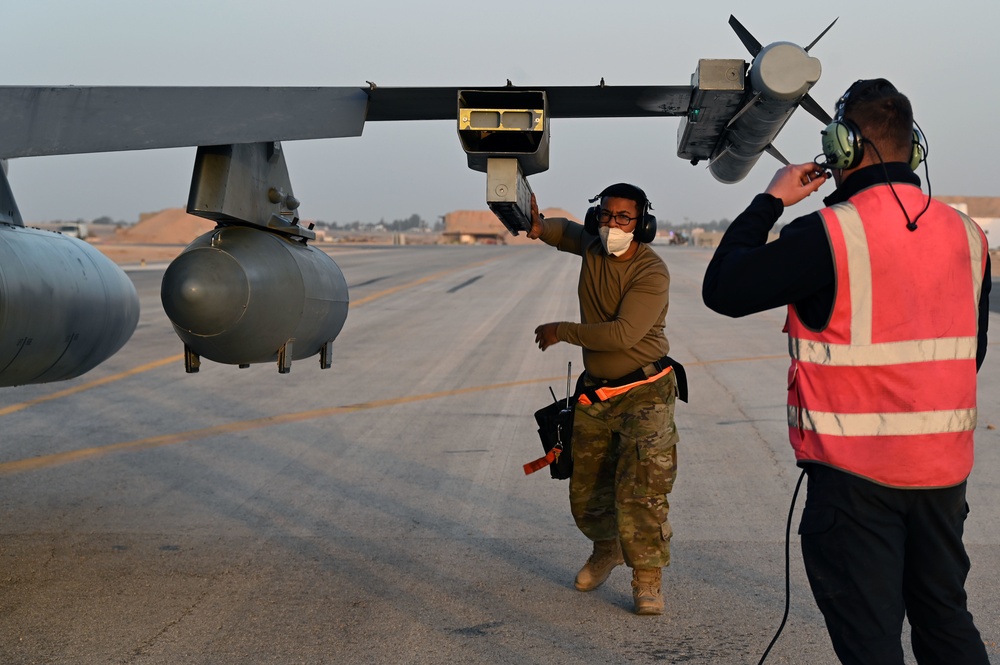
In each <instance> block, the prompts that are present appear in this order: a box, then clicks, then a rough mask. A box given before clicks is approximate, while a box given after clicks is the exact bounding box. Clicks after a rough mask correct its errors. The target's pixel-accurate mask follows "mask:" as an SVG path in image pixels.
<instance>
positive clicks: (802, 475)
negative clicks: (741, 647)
mask: <svg viewBox="0 0 1000 665" xmlns="http://www.w3.org/2000/svg"><path fill="white" fill-rule="evenodd" d="M805 477H806V470H805V469H802V473H800V474H799V480H798V482H797V483H795V491H794V492H792V505H790V506H788V521H787V522H786V523H785V614H784V615H783V616H782V617H781V625H779V626H778V630H777V632H775V633H774V637H772V638H771V643H770V644H768V645H767V648H766V649H764V654H763V655H762V656H761V657H760V660H759V661H757V665H763V663H764V660H765V659H767V654H769V653H771V647H773V646H774V643H775V642H777V641H778V636H779V635H781V631H782V630H783V629H784V628H785V622H786V621H788V606H789V604H790V602H791V596H792V590H791V582H790V575H789V571H790V568H791V566H790V564H789V555H788V550H789V545H788V542H789V539H790V536H791V533H792V512H794V510H795V499H796V498H797V497H798V496H799V487H801V486H802V479H803V478H805Z"/></svg>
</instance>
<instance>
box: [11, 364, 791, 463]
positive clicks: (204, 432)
mask: <svg viewBox="0 0 1000 665" xmlns="http://www.w3.org/2000/svg"><path fill="white" fill-rule="evenodd" d="M786 357H787V356H784V355H775V356H756V357H752V358H730V359H725V360H707V361H697V362H691V363H687V366H688V367H695V366H699V365H713V364H718V363H728V362H751V361H756V360H774V359H780V358H786ZM177 359H178V358H177V357H174V358H169V359H166V360H171V361H173V360H177ZM158 362H164V361H158ZM150 364H154V363H150ZM143 367H144V368H145V367H147V366H143ZM138 371H145V370H144V369H143V368H138V367H137V368H135V370H132V372H133V373H135V372H138ZM564 378H565V377H563V376H550V377H545V378H541V379H525V380H522V381H507V382H504V383H494V384H489V385H485V386H472V387H469V388H457V389H455V390H444V391H441V392H434V393H424V394H422V395H409V396H406V397H395V398H391V399H383V400H375V401H371V402H360V403H358V404H348V405H345V406H333V407H327V408H324V409H313V410H310V411H299V412H297V413H283V414H279V415H275V416H267V417H265V418H255V419H253V420H241V421H238V422H232V423H226V424H224V425H216V426H214V427H206V428H203V429H196V430H190V431H188V432H176V433H174V434H161V435H158V436H151V437H147V438H145V439H137V440H135V441H123V442H121V443H112V444H108V445H106V446H95V447H91V448H83V449H81V450H72V451H68V452H64V453H55V454H52V455H39V456H37V457H29V458H27V459H22V460H15V461H12V462H2V463H0V476H7V475H12V474H15V473H25V472H28V471H37V470H40V469H48V468H51V467H55V466H61V465H63V464H71V463H73V462H82V461H85V460H91V459H96V458H100V457H105V456H107V455H113V454H115V453H126V452H138V451H141V450H150V449H152V448H159V447H162V446H169V445H173V444H176V443H188V442H191V441H198V440H200V439H207V438H210V437H213V436H217V435H222V434H232V433H235V432H246V431H249V430H255V429H262V428H265V427H273V426H277V425H285V424H289V423H297V422H303V421H306V420H316V419H319V418H327V417H330V416H336V415H341V414H346V413H355V412H357V411H367V410H372V409H380V408H384V407H389V406H396V405H399V404H411V403H413V402H424V401H427V400H432V399H440V398H443V397H453V396H455V395H465V394H469V393H475V392H484V391H487V390H500V389H503V388H516V387H519V386H527V385H532V384H536V383H546V382H550V383H551V382H556V381H562V380H563V379H564ZM109 380H113V378H112V377H108V378H107V379H102V381H104V382H108V381H109ZM95 383H96V382H95ZM82 388H83V386H80V389H82ZM35 401H36V402H37V401H38V400H35ZM461 452H472V451H461Z"/></svg>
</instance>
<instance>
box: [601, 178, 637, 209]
mask: <svg viewBox="0 0 1000 665" xmlns="http://www.w3.org/2000/svg"><path fill="white" fill-rule="evenodd" d="M612 196H614V197H617V198H620V199H628V200H630V201H635V205H636V208H637V209H638V210H639V213H640V214H642V213H644V212H646V209H647V207H649V199H648V198H646V192H644V191H642V190H641V189H639V188H638V187H636V186H635V185H631V184H629V183H627V182H619V183H615V184H614V185H608V186H607V187H605V188H604V190H603V191H602V192H601V193H600V194H598V195H597V198H598V199H601V200H603V199H605V198H608V197H612Z"/></svg>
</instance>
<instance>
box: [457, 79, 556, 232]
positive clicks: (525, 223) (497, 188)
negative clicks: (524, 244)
mask: <svg viewBox="0 0 1000 665" xmlns="http://www.w3.org/2000/svg"><path fill="white" fill-rule="evenodd" d="M458 136H459V139H460V140H461V142H462V148H463V149H464V150H465V152H466V154H467V155H468V159H469V168H471V169H473V170H475V171H483V172H485V173H486V204H487V205H488V206H489V208H490V210H492V211H493V213H494V214H495V215H496V216H497V217H498V218H499V219H500V221H501V222H503V225H504V226H505V227H507V230H508V231H510V233H511V235H515V236H516V235H517V234H518V232H519V231H529V230H530V229H531V187H530V186H529V185H528V180H527V176H529V175H533V174H535V173H541V172H542V171H546V170H548V168H549V125H548V103H547V98H546V93H545V92H544V91H533V90H460V91H459V92H458Z"/></svg>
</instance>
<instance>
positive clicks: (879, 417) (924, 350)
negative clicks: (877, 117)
mask: <svg viewBox="0 0 1000 665" xmlns="http://www.w3.org/2000/svg"><path fill="white" fill-rule="evenodd" d="M896 192H897V193H898V194H899V195H900V197H901V199H902V204H903V205H906V207H907V209H908V210H920V209H921V208H922V207H923V204H924V203H925V202H926V198H924V197H923V194H922V193H921V192H920V190H919V188H917V187H914V186H910V185H897V186H896ZM899 205H900V204H899V203H897V202H896V201H895V199H894V196H893V193H892V192H891V191H890V189H889V187H887V186H877V187H873V188H870V189H868V190H865V191H863V192H861V193H860V194H858V195H856V196H855V197H852V198H851V200H850V202H848V203H844V204H840V205H837V206H834V207H832V208H826V209H824V210H822V211H821V213H820V214H821V215H822V217H823V221H824V224H825V226H826V229H827V235H828V237H829V241H830V245H831V249H832V251H833V258H834V266H835V271H836V292H835V297H834V306H833V311H832V314H831V318H830V321H829V322H828V323H827V325H826V326H825V327H824V328H823V329H822V330H819V331H816V330H810V329H809V328H807V327H806V326H805V324H804V323H803V322H802V321H801V319H799V318H798V315H797V313H796V311H795V308H794V307H789V317H788V335H789V340H788V351H789V355H790V356H791V358H792V366H791V368H790V370H789V394H788V426H789V437H790V439H791V441H792V446H793V447H794V448H795V454H796V458H797V459H798V460H800V461H803V460H806V461H816V462H821V463H824V464H828V465H830V466H833V467H836V468H839V469H842V470H845V471H848V472H851V473H854V474H858V475H861V476H864V477H866V478H869V479H871V480H874V481H876V482H879V483H882V484H885V485H890V486H898V487H945V486H950V485H954V484H957V483H959V482H961V481H962V480H964V479H965V477H966V476H968V473H969V471H970V470H971V468H972V432H973V430H974V429H975V426H976V404H975V401H976V385H975V384H976V377H975V362H976V349H977V344H978V341H977V326H978V304H979V297H980V294H981V290H982V280H983V279H984V272H985V265H986V254H985V252H986V243H985V236H984V235H983V233H982V230H981V229H979V227H978V226H977V225H976V224H975V223H974V222H973V221H972V220H971V219H970V218H969V217H968V216H966V215H964V214H962V213H960V212H958V211H957V210H953V209H951V208H949V207H946V206H944V205H943V204H939V203H937V202H932V205H931V207H930V208H929V209H928V211H927V213H925V215H924V216H923V217H921V219H920V223H919V227H918V229H917V231H916V232H912V233H911V232H909V231H906V230H905V220H902V221H899V220H901V219H902V217H901V215H900V211H899ZM895 225H898V227H899V228H896V226H895ZM956 225H961V226H956ZM908 234H909V235H908ZM921 234H924V235H921ZM873 256H874V257H876V258H875V259H873ZM873 261H874V266H873ZM960 261H967V262H968V263H967V264H965V265H968V268H967V269H963V268H962V267H961V266H962V264H961V263H960ZM965 270H968V272H965ZM914 271H923V272H919V273H917V272H914ZM915 284H916V285H917V286H914V285H915ZM967 288H968V290H966V289H967ZM925 291H926V292H929V293H931V294H932V295H930V296H928V297H934V302H933V307H935V308H936V309H935V310H926V309H912V308H914V307H920V306H921V305H922V303H921V302H920V300H919V296H920V295H923V294H924V292H925ZM901 294H903V295H901ZM904 295H905V297H904ZM949 333H950V334H949Z"/></svg>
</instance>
